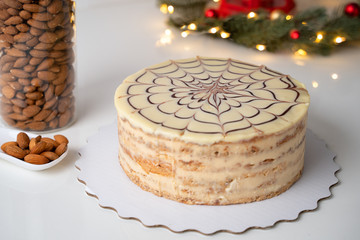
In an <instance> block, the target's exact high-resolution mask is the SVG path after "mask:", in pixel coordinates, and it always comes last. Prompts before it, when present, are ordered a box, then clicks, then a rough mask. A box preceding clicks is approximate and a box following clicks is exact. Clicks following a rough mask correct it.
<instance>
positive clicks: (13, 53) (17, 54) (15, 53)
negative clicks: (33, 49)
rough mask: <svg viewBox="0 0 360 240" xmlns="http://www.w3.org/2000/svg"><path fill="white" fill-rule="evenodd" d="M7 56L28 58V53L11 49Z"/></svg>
mask: <svg viewBox="0 0 360 240" xmlns="http://www.w3.org/2000/svg"><path fill="white" fill-rule="evenodd" d="M7 54H8V55H9V56H12V57H26V52H24V51H21V50H19V49H17V48H10V49H9V50H7Z"/></svg>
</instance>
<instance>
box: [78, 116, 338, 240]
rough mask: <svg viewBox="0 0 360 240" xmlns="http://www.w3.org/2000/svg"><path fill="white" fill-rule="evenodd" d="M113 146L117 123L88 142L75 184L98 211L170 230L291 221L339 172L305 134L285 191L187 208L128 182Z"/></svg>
mask: <svg viewBox="0 0 360 240" xmlns="http://www.w3.org/2000/svg"><path fill="white" fill-rule="evenodd" d="M118 147H119V144H118V130H117V124H116V122H114V123H113V124H110V125H107V126H104V127H102V128H100V129H99V131H98V132H97V133H96V134H95V135H94V136H92V137H90V138H88V143H87V145H86V146H84V147H83V148H82V149H81V150H80V158H79V160H78V161H77V162H76V167H77V168H78V169H79V175H78V180H79V181H80V182H82V183H84V184H85V185H86V188H85V191H86V192H87V193H88V194H89V195H91V196H96V197H97V198H98V201H99V205H100V206H101V207H104V208H110V209H113V210H115V211H116V212H117V214H118V215H119V216H120V217H121V218H125V219H137V220H139V221H140V222H141V223H142V224H143V225H145V226H148V227H165V228H168V229H170V230H171V231H174V232H183V231H188V230H193V231H198V232H200V233H203V234H213V233H216V232H219V231H228V232H233V233H241V232H244V231H245V230H247V229H249V228H266V227H270V226H273V225H274V224H275V223H276V222H279V221H291V220H295V219H297V218H298V216H299V214H300V213H301V212H304V211H308V210H314V209H316V208H317V206H318V202H319V200H321V199H324V198H327V197H329V196H331V192H330V187H331V186H333V185H334V184H336V183H337V182H338V179H337V178H336V176H335V173H336V171H338V170H339V169H340V167H339V166H338V165H337V164H336V163H335V162H334V158H335V154H334V153H332V152H331V151H330V150H329V149H328V148H327V147H326V144H325V142H324V141H322V140H320V139H319V138H318V137H317V136H316V135H314V133H312V132H311V131H310V130H307V132H306V151H305V166H304V170H303V175H302V177H301V178H300V179H299V180H298V181H297V182H296V183H295V184H294V185H293V186H292V187H291V188H290V189H289V190H287V191H286V192H284V193H282V194H280V195H279V196H277V197H274V198H271V199H267V200H263V201H260V202H253V203H247V204H237V205H228V206H203V205H186V204H183V203H178V202H175V201H172V200H168V199H165V198H162V197H157V196H155V195H153V194H152V193H149V192H146V191H143V190H142V189H140V187H138V186H137V185H135V184H134V183H133V182H131V181H130V180H129V179H128V177H127V176H126V175H125V173H124V172H123V170H122V168H121V166H120V164H119V161H118Z"/></svg>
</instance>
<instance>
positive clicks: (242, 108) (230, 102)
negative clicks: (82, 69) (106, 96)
mask: <svg viewBox="0 0 360 240" xmlns="http://www.w3.org/2000/svg"><path fill="white" fill-rule="evenodd" d="M274 81H278V82H277V83H279V82H280V83H281V84H277V86H280V87H272V86H271V83H273V82H274ZM301 94H307V92H306V89H304V88H302V87H301V86H297V84H296V83H295V82H294V81H293V80H292V79H291V78H290V77H289V76H287V75H283V74H281V73H278V72H275V71H273V70H270V69H268V68H267V67H265V66H256V65H252V64H248V63H244V62H240V61H237V60H233V59H208V58H200V57H198V58H196V59H190V60H182V61H170V62H169V63H166V64H163V65H158V66H156V67H154V68H148V69H145V70H144V72H143V73H142V74H140V75H139V76H138V77H136V78H135V79H134V80H133V81H132V82H130V83H129V85H128V88H127V91H126V96H121V97H122V98H123V97H125V98H126V100H127V103H128V104H129V105H130V106H131V108H133V110H134V111H133V112H134V113H137V114H139V115H140V116H142V117H143V118H144V119H146V120H147V121H149V122H152V123H153V124H157V125H159V126H161V127H164V128H169V129H173V130H180V131H188V132H192V133H199V134H221V135H223V136H226V135H227V134H229V133H234V132H241V131H243V130H246V129H249V128H253V129H254V130H255V131H257V132H261V131H260V130H259V129H258V128H257V127H258V126H260V125H264V124H267V123H271V122H274V121H277V120H278V119H281V120H282V121H287V120H286V115H287V114H289V112H291V110H292V109H293V108H294V107H296V106H298V105H300V104H307V102H301V101H300V100H299V98H300V96H301ZM159 95H160V96H161V95H163V96H161V97H159ZM285 95H286V97H284V96H285ZM139 96H140V97H143V101H145V102H146V104H145V105H144V104H143V103H141V104H139V103H137V102H136V101H135V100H134V97H139ZM284 98H285V99H286V100H283V99H284ZM153 99H157V100H155V101H154V100H153ZM159 99H160V100H159ZM170 103H173V104H175V106H177V107H176V108H175V107H174V109H171V108H169V107H165V106H166V105H165V104H170ZM259 104H260V105H261V107H259ZM278 104H282V106H281V110H282V111H279V110H278V108H277V110H276V111H277V112H275V110H273V108H275V107H276V105H278ZM143 106H146V107H143ZM148 108H151V111H150V113H149V111H146V110H147V109H148ZM184 111H186V114H184ZM249 111H250V112H249ZM156 114H162V115H166V116H167V117H165V118H164V119H165V120H162V121H158V120H155V119H157V118H156ZM225 114H232V117H230V118H225V117H224V115H225ZM174 118H175V119H177V122H178V121H181V122H182V123H183V124H182V125H181V124H180V125H181V126H176V124H172V122H171V119H174ZM239 122H242V123H243V124H242V125H241V127H240V126H239V125H236V123H239ZM199 124H200V125H202V126H204V127H201V129H199V128H198V127H194V126H199ZM231 124H233V126H232V127H231ZM234 124H235V125H234ZM207 126H208V127H207ZM226 126H228V127H226Z"/></svg>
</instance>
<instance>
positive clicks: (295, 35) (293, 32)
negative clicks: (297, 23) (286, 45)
mask: <svg viewBox="0 0 360 240" xmlns="http://www.w3.org/2000/svg"><path fill="white" fill-rule="evenodd" d="M299 37H300V32H299V30H296V29H294V30H291V31H290V38H291V39H294V40H296V39H298V38H299Z"/></svg>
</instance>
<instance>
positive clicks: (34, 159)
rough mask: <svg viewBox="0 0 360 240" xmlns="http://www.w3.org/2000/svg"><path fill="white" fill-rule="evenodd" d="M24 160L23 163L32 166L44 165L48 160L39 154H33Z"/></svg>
mask: <svg viewBox="0 0 360 240" xmlns="http://www.w3.org/2000/svg"><path fill="white" fill-rule="evenodd" d="M24 160H25V162H28V163H32V164H39V165H40V164H46V163H48V162H49V159H48V158H46V157H44V156H41V155H39V154H33V153H30V154H28V155H26V156H25V158H24Z"/></svg>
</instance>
